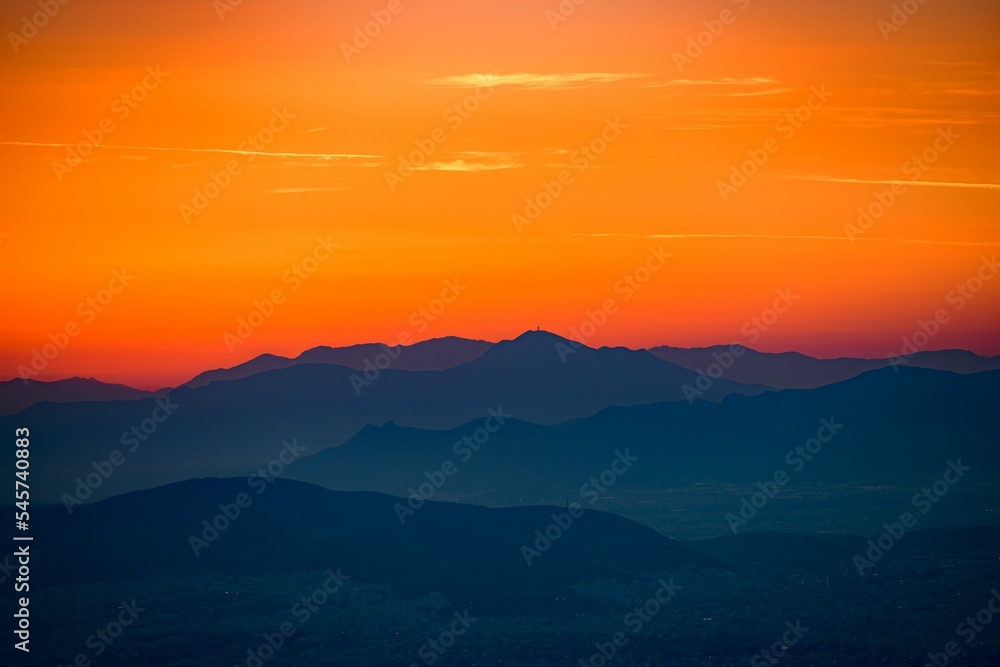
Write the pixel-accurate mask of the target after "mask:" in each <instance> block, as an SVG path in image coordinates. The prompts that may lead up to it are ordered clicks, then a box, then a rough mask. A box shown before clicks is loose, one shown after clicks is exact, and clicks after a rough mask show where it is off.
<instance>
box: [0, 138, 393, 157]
mask: <svg viewBox="0 0 1000 667" xmlns="http://www.w3.org/2000/svg"><path fill="white" fill-rule="evenodd" d="M75 145H76V144H57V143H43V142H36V141H0V146H28V147H36V148H71V147H73V146H75ZM94 148H102V149H106V148H111V149H114V150H120V151H158V152H165V153H222V154H225V155H245V156H262V157H280V158H312V159H317V160H358V159H371V158H383V157H385V156H384V155H363V154H354V153H270V152H266V151H247V150H239V149H235V148H167V147H164V146H115V145H111V144H100V145H97V146H94Z"/></svg>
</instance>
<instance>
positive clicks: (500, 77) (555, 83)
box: [422, 72, 650, 90]
mask: <svg viewBox="0 0 1000 667" xmlns="http://www.w3.org/2000/svg"><path fill="white" fill-rule="evenodd" d="M649 76H650V75H649V74H638V73H626V72H622V73H615V72H571V73H562V74H536V73H530V72H517V73H513V74H490V73H473V74H459V75H456V76H445V77H438V78H434V79H424V80H423V81H422V83H423V84H424V85H426V86H434V87H439V88H479V87H482V86H487V87H491V88H495V87H498V86H520V87H522V88H528V89H545V90H560V89H566V88H582V87H585V86H595V85H598V84H602V83H617V82H619V81H627V80H630V79H644V78H647V77H649Z"/></svg>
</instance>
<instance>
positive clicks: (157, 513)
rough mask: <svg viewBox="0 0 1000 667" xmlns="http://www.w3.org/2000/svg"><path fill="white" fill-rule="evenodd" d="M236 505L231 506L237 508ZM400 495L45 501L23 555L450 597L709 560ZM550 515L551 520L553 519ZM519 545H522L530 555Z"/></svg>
mask: <svg viewBox="0 0 1000 667" xmlns="http://www.w3.org/2000/svg"><path fill="white" fill-rule="evenodd" d="M258 490H259V491H260V493H258ZM240 494H246V496H245V497H243V496H240ZM240 500H242V502H243V505H245V507H238V505H239V503H240ZM400 502H402V501H401V499H398V498H393V497H390V496H385V495H381V494H375V493H339V492H333V491H328V490H325V489H321V488H319V487H316V486H312V485H310V484H304V483H301V482H292V481H286V480H276V481H273V483H271V484H270V485H269V486H267V485H265V483H264V482H263V481H262V480H261V479H260V478H256V480H255V481H251V482H248V479H246V478H230V479H199V480H191V481H187V482H180V483H177V484H171V485H168V486H164V487H159V488H156V489H152V490H148V491H139V492H135V493H130V494H127V495H124V496H117V497H114V498H110V499H107V500H104V501H102V502H99V503H96V504H93V505H89V506H86V507H83V508H77V509H75V511H74V512H73V514H72V516H71V515H68V514H67V512H66V511H65V510H64V509H63V508H62V507H48V508H45V510H43V511H40V512H39V511H36V513H35V517H34V525H35V534H36V544H40V543H44V544H45V548H44V549H42V550H40V552H41V553H40V554H39V556H38V558H37V566H38V567H37V571H38V572H39V573H40V574H39V583H42V584H46V585H58V584H65V583H78V582H100V581H121V580H127V579H141V578H145V577H151V576H158V577H177V576H186V575H205V574H226V575H237V576H244V575H267V574H275V573H288V572H303V571H322V570H325V569H328V568H330V569H333V570H334V571H336V570H337V568H341V570H342V572H343V573H344V574H347V575H349V576H350V577H352V578H353V579H355V580H358V581H364V582H369V583H388V584H391V585H392V586H393V587H394V588H396V589H397V590H400V591H402V592H406V593H413V594H420V595H425V594H428V593H431V592H439V593H442V594H444V595H445V596H447V597H448V598H449V599H451V600H453V601H456V602H457V601H460V600H464V601H469V600H478V601H484V600H491V599H492V600H500V599H503V598H504V597H505V596H508V597H509V596H539V595H543V596H544V595H549V594H553V593H557V592H565V591H567V590H568V589H569V587H570V586H571V585H572V584H574V583H575V582H579V581H593V580H597V579H605V578H615V577H624V578H625V579H628V578H629V577H632V576H635V575H637V574H639V573H644V572H645V573H648V572H669V571H674V570H677V569H678V568H682V567H685V566H689V565H697V564H705V563H710V562H712V561H711V559H710V558H708V557H703V556H699V555H697V554H695V553H694V552H693V551H691V550H689V549H687V548H686V547H683V546H680V545H679V544H677V543H675V542H674V541H673V540H671V539H668V538H666V537H664V536H662V535H660V534H659V533H657V532H656V531H654V530H652V529H650V528H647V527H644V526H640V525H638V524H636V523H633V522H631V521H628V520H627V519H623V518H621V517H618V516H615V515H612V514H605V513H602V512H596V511H586V512H584V513H583V514H582V516H578V517H576V518H573V517H570V516H568V515H566V511H567V510H566V508H558V507H538V506H536V507H520V508H510V509H487V508H483V507H474V506H470V505H456V504H447V503H428V504H426V505H425V506H423V507H422V508H420V509H419V510H418V511H416V512H415V513H411V514H409V515H406V516H404V519H405V521H402V522H401V520H400V517H399V514H398V512H397V504H398V503H400ZM220 505H222V507H220ZM237 510H238V515H237ZM227 514H228V516H227ZM553 515H556V516H558V517H559V519H558V521H559V522H561V523H562V524H563V525H562V526H558V527H554V524H555V523H556V522H557V519H555V518H554V517H553ZM567 519H569V521H568V522H567ZM206 521H207V522H208V525H209V526H212V525H214V528H210V527H207V526H206V524H205V523H204V522H206ZM536 531H541V532H542V533H545V532H546V531H548V532H549V534H550V538H553V537H554V538H555V539H551V545H550V546H547V545H546V544H545V542H544V541H542V542H540V543H539V544H535V542H536V540H537V539H538V534H537V533H536ZM525 545H527V546H528V547H530V548H531V549H534V550H535V553H529V556H530V558H526V557H525V553H526V552H525V551H524V550H523V549H522V547H524V546H525ZM196 552H197V553H196ZM529 559H530V561H531V562H530V565H529V563H528V562H527V561H528V560H529Z"/></svg>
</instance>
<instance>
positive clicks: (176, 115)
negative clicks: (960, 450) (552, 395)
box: [0, 0, 1000, 388]
mask: <svg viewBox="0 0 1000 667" xmlns="http://www.w3.org/2000/svg"><path fill="white" fill-rule="evenodd" d="M903 4H906V6H907V8H908V9H909V10H911V11H912V14H907V13H905V11H904V10H903V9H901V8H897V9H896V10H894V3H893V2H889V1H888V0H864V1H862V0H845V1H843V2H837V3H832V2H827V1H819V0H736V1H732V0H724V1H717V2H693V1H690V0H688V1H684V0H675V1H672V2H660V1H652V0H617V1H616V2H606V1H603V2H602V1H600V0H587V1H586V2H582V3H581V4H579V5H577V4H575V3H573V2H569V1H566V2H562V3H560V2H558V1H557V0H547V1H545V0H503V1H500V0H397V1H394V2H390V1H388V0H382V1H375V2H368V1H364V2H362V1H355V2H350V3H329V2H318V1H317V2H306V1H303V0H289V1H288V2H281V3H276V2H257V1H254V0H245V1H243V2H239V3H237V2H236V1H235V0H215V1H214V2H213V0H174V1H172V2H169V3H155V4H137V3H134V2H126V1H124V0H87V1H86V2H82V1H78V0H69V1H68V2H67V3H66V4H59V3H58V2H53V3H51V7H49V11H50V13H52V14H53V15H51V16H47V15H45V14H40V13H39V12H42V11H43V10H41V9H39V7H40V6H48V5H45V3H42V5H39V4H38V3H36V2H24V1H21V0H8V1H7V2H4V3H2V5H0V27H2V28H3V31H4V32H5V33H6V39H5V41H6V42H7V43H6V44H5V45H3V46H0V89H2V94H3V99H4V122H3V125H2V127H0V164H2V165H3V170H4V178H3V179H2V181H0V194H2V196H3V202H4V209H5V210H4V215H3V217H2V219H0V280H2V281H3V284H4V285H5V286H6V289H4V290H3V291H2V293H0V304H2V308H3V311H4V313H5V317H4V326H3V327H2V329H0V377H2V378H14V377H22V376H25V374H26V373H27V376H30V377H34V378H36V379H42V380H51V379H58V378H64V377H71V376H85V377H97V378H99V379H101V380H105V381H110V382H123V383H127V384H131V385H133V386H139V387H144V388H151V387H158V386H165V385H171V384H177V383H180V382H183V381H185V380H187V379H189V378H190V377H192V376H193V375H195V374H197V373H198V372H200V371H202V370H205V369H208V368H218V367H229V366H233V365H236V364H238V363H241V362H242V361H245V360H247V359H250V358H252V357H254V356H256V355H258V354H261V353H264V352H271V353H275V354H283V355H296V354H298V353H299V352H301V351H303V350H305V349H308V348H310V347H314V346H316V345H347V344H353V343H358V342H376V341H381V342H387V343H395V342H396V341H397V340H399V338H400V336H404V335H405V336H407V337H408V338H409V339H410V340H422V339H427V338H434V337H440V336H446V335H458V336H466V337H470V338H481V339H487V340H500V339H504V338H511V337H514V336H516V335H517V334H518V333H520V332H521V331H523V330H526V329H533V328H535V327H536V326H540V327H542V328H543V329H547V330H550V331H552V332H555V333H558V334H561V335H564V336H567V337H571V336H573V337H577V338H580V339H582V340H583V341H584V342H586V343H587V344H588V345H592V346H601V345H626V346H629V347H646V346H653V345H662V344H668V345H675V346H683V347H693V346H704V345H712V344H720V343H732V342H739V343H743V344H747V345H750V346H752V347H754V348H756V349H760V350H764V351H785V350H797V351H801V352H804V353H807V354H812V355H815V356H822V357H833V356H868V357H886V356H889V355H893V354H899V353H900V351H901V349H902V347H903V341H904V339H906V340H910V341H911V342H912V341H913V339H914V336H915V335H916V336H917V339H916V342H917V343H918V344H919V348H920V349H927V350H933V349H945V348H963V349H969V350H972V351H974V352H977V353H980V354H987V355H995V354H1000V335H998V334H1000V280H992V278H993V277H994V276H995V274H996V273H997V272H998V271H1000V269H998V268H997V266H996V265H995V263H994V260H993V258H994V257H995V256H996V254H997V253H998V251H1000V230H998V229H997V226H998V225H997V220H998V217H997V216H998V213H1000V173H998V168H997V163H998V157H1000V123H998V120H1000V119H998V114H1000V104H998V102H1000V42H998V41H997V40H996V35H997V34H998V33H1000V5H997V3H995V2H992V1H987V0H982V1H980V0H951V1H949V2H944V1H943V0H928V1H927V2H926V3H924V4H922V5H921V4H919V3H916V2H912V3H903ZM897 6H898V3H897ZM366 31H367V32H366ZM862 212H864V213H865V215H864V216H862ZM782 295H784V297H782ZM779 310H780V311H782V312H778V311H779ZM255 313H256V314H255ZM753 318H758V321H759V322H765V323H767V324H765V327H766V329H764V328H761V327H760V326H757V325H753V324H751V323H752V322H753ZM761 318H763V319H761ZM587 322H590V323H593V324H589V325H588V324H585V323H587ZM921 331H923V332H925V334H924V335H921V334H918V332H921ZM930 331H933V333H932V334H930V333H926V332H930ZM748 332H749V333H748Z"/></svg>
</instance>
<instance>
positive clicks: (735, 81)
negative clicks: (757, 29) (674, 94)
mask: <svg viewBox="0 0 1000 667" xmlns="http://www.w3.org/2000/svg"><path fill="white" fill-rule="evenodd" d="M776 83H778V80H777V79H772V78H770V77H766V76H749V77H743V78H736V77H722V78H719V79H672V80H670V81H655V82H652V83H647V84H645V85H643V88H673V87H682V86H683V87H687V86H771V85H774V84H776Z"/></svg>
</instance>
